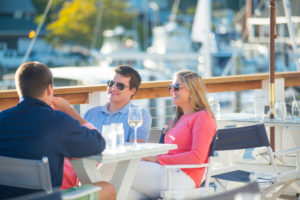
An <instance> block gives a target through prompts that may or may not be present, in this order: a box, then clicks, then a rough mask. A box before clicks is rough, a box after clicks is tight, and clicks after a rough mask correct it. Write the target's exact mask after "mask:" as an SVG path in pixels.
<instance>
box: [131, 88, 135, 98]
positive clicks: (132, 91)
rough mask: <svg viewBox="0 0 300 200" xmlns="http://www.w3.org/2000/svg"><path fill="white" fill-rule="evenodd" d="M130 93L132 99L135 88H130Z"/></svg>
mask: <svg viewBox="0 0 300 200" xmlns="http://www.w3.org/2000/svg"><path fill="white" fill-rule="evenodd" d="M130 93H131V97H132V96H133V95H135V93H136V88H132V89H131V90H130Z"/></svg>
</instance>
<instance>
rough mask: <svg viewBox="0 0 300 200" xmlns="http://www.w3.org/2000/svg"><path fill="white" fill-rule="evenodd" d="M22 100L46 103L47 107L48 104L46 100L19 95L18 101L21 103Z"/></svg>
mask: <svg viewBox="0 0 300 200" xmlns="http://www.w3.org/2000/svg"><path fill="white" fill-rule="evenodd" d="M22 102H32V103H38V104H41V105H46V106H48V107H49V105H48V104H47V103H46V102H44V101H42V100H40V99H36V98H32V97H21V98H20V101H19V103H22Z"/></svg>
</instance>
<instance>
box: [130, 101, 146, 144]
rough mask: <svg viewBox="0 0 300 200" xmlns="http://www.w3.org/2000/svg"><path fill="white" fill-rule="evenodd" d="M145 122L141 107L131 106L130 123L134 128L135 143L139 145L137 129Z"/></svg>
mask: <svg viewBox="0 0 300 200" xmlns="http://www.w3.org/2000/svg"><path fill="white" fill-rule="evenodd" d="M142 123H143V116H142V109H141V108H140V107H129V112H128V124H129V126H130V127H132V128H134V145H135V147H137V136H136V134H137V133H136V131H137V128H138V127H139V126H141V125H142Z"/></svg>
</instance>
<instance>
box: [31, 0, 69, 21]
mask: <svg viewBox="0 0 300 200" xmlns="http://www.w3.org/2000/svg"><path fill="white" fill-rule="evenodd" d="M48 1H49V0H32V4H33V5H34V7H35V10H36V12H37V17H36V20H35V21H36V23H39V22H40V20H41V19H42V15H43V13H44V11H45V8H46V5H47V3H48ZM62 4H63V0H53V3H52V5H51V7H50V10H49V13H48V15H47V18H46V20H45V24H46V25H47V24H48V23H50V22H51V21H53V20H54V19H56V16H57V12H58V10H59V9H60V8H61V6H62Z"/></svg>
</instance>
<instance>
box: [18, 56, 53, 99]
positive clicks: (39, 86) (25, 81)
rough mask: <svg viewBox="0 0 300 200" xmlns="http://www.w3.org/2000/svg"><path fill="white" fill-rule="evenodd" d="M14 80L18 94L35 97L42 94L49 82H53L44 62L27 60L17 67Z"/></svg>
mask: <svg viewBox="0 0 300 200" xmlns="http://www.w3.org/2000/svg"><path fill="white" fill-rule="evenodd" d="M15 81H16V87H17V90H18V92H19V93H20V95H22V96H26V97H32V98H37V97H41V96H42V95H43V93H44V91H45V89H46V88H47V87H48V85H49V84H51V85H52V84H53V76H52V73H51V71H50V70H49V68H48V67H47V66H46V65H45V64H43V63H40V62H28V63H24V64H22V65H21V66H20V67H19V68H18V70H17V72H16V75H15Z"/></svg>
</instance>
